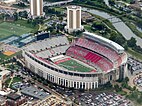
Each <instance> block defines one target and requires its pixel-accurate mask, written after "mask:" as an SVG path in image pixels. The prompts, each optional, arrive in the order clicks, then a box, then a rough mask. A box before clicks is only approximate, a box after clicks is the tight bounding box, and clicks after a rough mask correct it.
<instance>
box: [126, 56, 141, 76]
mask: <svg viewBox="0 0 142 106" xmlns="http://www.w3.org/2000/svg"><path fill="white" fill-rule="evenodd" d="M127 63H128V66H129V70H130V71H131V74H137V73H140V72H141V71H142V62H140V61H138V60H136V59H134V58H132V57H129V58H128V61H127Z"/></svg>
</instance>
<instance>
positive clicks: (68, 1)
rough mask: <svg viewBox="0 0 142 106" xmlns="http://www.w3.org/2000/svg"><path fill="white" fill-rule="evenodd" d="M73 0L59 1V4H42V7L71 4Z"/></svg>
mask: <svg viewBox="0 0 142 106" xmlns="http://www.w3.org/2000/svg"><path fill="white" fill-rule="evenodd" d="M72 1H73V0H67V1H60V2H54V3H49V2H44V3H43V6H56V5H62V4H67V3H70V2H72Z"/></svg>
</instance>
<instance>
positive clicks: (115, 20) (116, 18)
mask: <svg viewBox="0 0 142 106" xmlns="http://www.w3.org/2000/svg"><path fill="white" fill-rule="evenodd" d="M123 16H126V14H122V15H119V16H112V17H109V18H107V19H105V20H109V21H111V23H112V24H115V23H119V22H122V20H121V19H120V17H123Z"/></svg>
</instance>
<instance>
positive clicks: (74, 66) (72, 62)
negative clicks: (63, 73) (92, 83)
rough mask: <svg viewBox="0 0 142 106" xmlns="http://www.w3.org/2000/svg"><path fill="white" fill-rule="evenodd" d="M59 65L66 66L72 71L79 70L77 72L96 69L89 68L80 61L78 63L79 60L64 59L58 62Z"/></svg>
mask: <svg viewBox="0 0 142 106" xmlns="http://www.w3.org/2000/svg"><path fill="white" fill-rule="evenodd" d="M58 65H59V66H61V67H64V68H66V69H68V70H71V71H77V72H95V70H93V69H91V68H89V67H86V66H84V65H82V64H80V63H78V62H77V61H75V60H72V59H70V60H68V61H64V62H61V63H59V64H58Z"/></svg>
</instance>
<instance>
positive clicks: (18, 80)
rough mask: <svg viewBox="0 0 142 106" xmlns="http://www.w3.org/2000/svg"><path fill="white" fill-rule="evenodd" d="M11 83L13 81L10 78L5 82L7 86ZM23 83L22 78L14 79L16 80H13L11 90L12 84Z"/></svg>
mask: <svg viewBox="0 0 142 106" xmlns="http://www.w3.org/2000/svg"><path fill="white" fill-rule="evenodd" d="M10 81H11V78H9V79H8V80H6V81H5V84H6V85H7V86H8V85H9V83H10ZM21 81H22V79H21V78H19V77H14V78H13V81H12V83H11V85H10V88H11V87H12V84H13V83H15V82H21Z"/></svg>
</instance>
